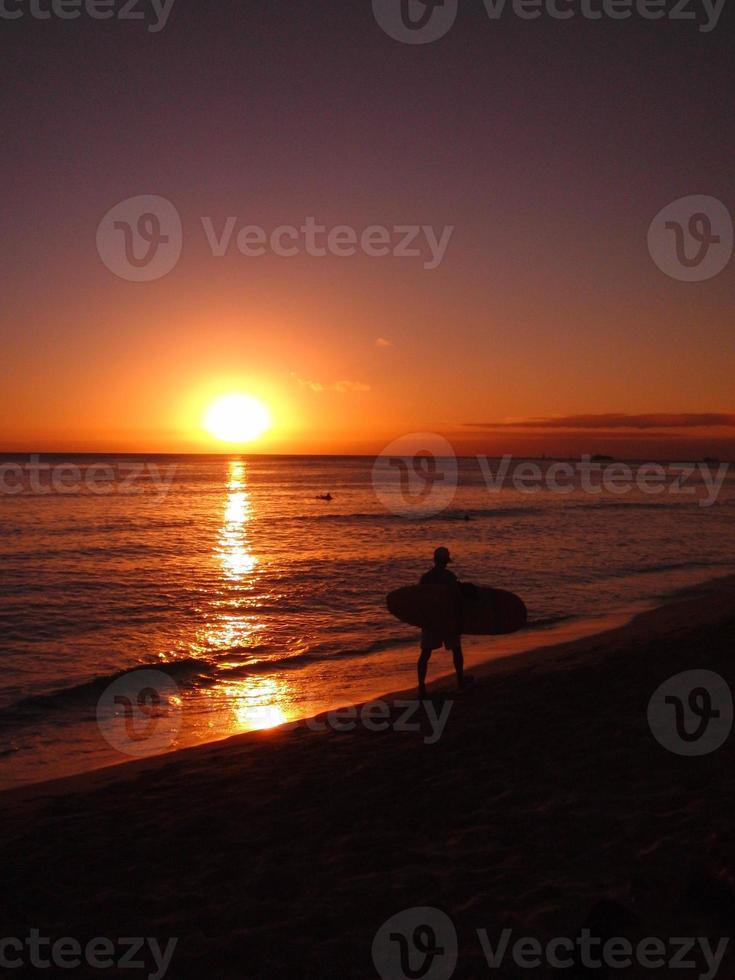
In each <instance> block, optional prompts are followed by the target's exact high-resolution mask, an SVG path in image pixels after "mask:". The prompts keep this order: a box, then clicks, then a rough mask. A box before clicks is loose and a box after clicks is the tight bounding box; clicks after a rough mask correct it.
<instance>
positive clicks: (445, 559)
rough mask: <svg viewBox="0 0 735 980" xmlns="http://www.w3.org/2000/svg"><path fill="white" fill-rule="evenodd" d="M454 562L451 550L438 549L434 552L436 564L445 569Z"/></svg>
mask: <svg viewBox="0 0 735 980" xmlns="http://www.w3.org/2000/svg"><path fill="white" fill-rule="evenodd" d="M451 560H452V556H451V555H450V554H449V548H437V549H436V551H435V552H434V564H435V565H439V566H440V567H441V568H444V567H445V566H446V565H448V564H449V562H450V561H451Z"/></svg>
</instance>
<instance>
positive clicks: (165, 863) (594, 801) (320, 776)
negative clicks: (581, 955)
mask: <svg viewBox="0 0 735 980" xmlns="http://www.w3.org/2000/svg"><path fill="white" fill-rule="evenodd" d="M734 598H735V583H734V581H733V580H732V579H724V580H720V581H718V582H714V583H708V585H707V586H706V587H705V588H703V589H701V590H698V591H697V593H696V594H694V595H693V596H690V597H689V598H687V599H686V600H681V601H678V602H674V603H671V604H669V605H666V606H664V607H661V608H659V609H656V610H654V611H652V612H648V613H643V614H641V615H640V616H637V617H635V619H634V620H633V621H632V622H631V623H630V624H629V625H628V626H625V627H621V628H620V629H616V630H612V631H610V632H608V633H605V634H601V635H597V636H593V637H588V638H586V639H584V640H579V641H576V642H574V643H571V644H565V645H562V646H559V647H551V648H546V649H542V650H539V651H536V652H535V653H532V654H528V655H522V656H516V657H513V658H510V659H508V660H505V661H495V662H492V663H488V664H486V665H484V666H483V667H482V668H481V669H480V670H475V674H476V681H475V684H474V685H473V687H472V688H471V689H470V690H469V691H468V692H466V693H465V694H463V695H462V696H461V697H460V698H458V699H456V701H455V702H454V703H453V705H452V709H451V716H450V718H449V721H448V723H447V726H446V730H445V731H444V733H443V735H442V737H441V738H440V739H439V740H438V741H436V742H435V743H434V744H426V742H425V740H424V739H423V738H422V737H420V736H419V735H414V734H409V733H398V732H396V731H392V730H388V731H384V732H371V731H367V730H365V729H364V728H359V727H358V728H357V729H356V730H355V731H353V732H349V733H338V732H335V731H333V730H326V731H323V732H314V731H311V730H309V729H308V728H306V727H305V726H303V725H294V726H290V727H287V728H286V729H276V730H272V731H268V732H260V733H249V734H246V735H240V736H235V737H234V738H230V739H227V740H225V741H222V742H216V743H211V744H208V745H205V746H201V747H197V748H193V749H187V750H182V751H181V752H179V753H176V754H174V755H169V756H163V757H158V758H156V759H152V760H145V761H144V762H135V763H130V764H127V765H124V766H116V767H114V768H112V769H108V770H102V771H99V772H97V773H88V774H85V775H82V776H79V777H72V778H69V779H64V780H58V781H55V782H53V783H48V784H38V785H35V786H31V787H24V788H21V789H17V790H10V791H7V792H5V793H3V794H0V801H1V802H2V804H3V806H2V813H1V814H0V859H1V860H2V867H3V869H4V872H5V873H4V878H5V888H4V892H5V896H6V897H5V901H4V903H3V905H4V908H3V923H2V934H3V935H4V936H18V935H26V934H27V931H28V929H29V928H31V927H36V928H39V929H40V930H41V931H42V933H44V934H45V935H50V936H53V937H57V938H58V937H62V936H73V937H76V938H77V939H79V940H85V939H88V938H91V937H94V936H106V937H117V936H155V937H158V939H159V941H160V942H161V943H162V945H163V944H165V942H166V939H167V938H168V937H172V936H177V937H179V943H178V946H177V949H176V952H175V954H174V957H173V961H172V966H171V970H170V973H169V974H168V975H169V976H170V977H172V978H188V977H192V978H194V977H196V978H199V977H205V976H213V977H218V978H229V977H232V978H235V977H238V978H240V977H245V976H246V977H248V978H257V980H261V978H262V980H266V978H273V977H304V978H311V977H313V978H315V980H316V978H317V977H320V978H331V977H334V978H337V977H339V978H342V980H345V978H352V977H355V978H357V977H374V976H376V971H375V968H374V967H373V965H372V961H371V945H372V940H373V936H374V934H375V932H376V931H377V930H378V928H379V927H380V925H381V924H382V923H383V922H384V921H385V920H386V919H388V918H389V917H390V916H392V915H393V914H395V913H397V912H399V911H401V910H403V909H406V908H409V907H414V906H434V907H437V908H439V909H442V910H443V911H445V912H446V913H448V914H449V916H450V917H451V918H452V920H453V921H454V923H455V925H456V927H457V930H458V933H459V953H460V958H459V965H458V967H457V970H456V972H455V974H454V976H455V977H468V978H469V977H474V976H487V975H488V966H487V964H486V963H485V961H484V960H483V958H482V953H481V949H480V946H479V944H478V942H477V937H476V933H475V930H476V929H478V928H485V929H487V930H488V932H489V934H490V936H491V937H497V935H499V934H500V932H501V930H502V929H503V928H505V927H508V928H512V929H513V930H514V932H515V933H516V935H518V936H521V935H523V936H535V937H538V939H539V940H541V941H547V940H548V939H549V938H551V937H553V936H575V935H577V934H578V933H579V930H580V929H581V928H582V927H583V926H585V923H593V924H595V923H596V924H597V926H598V928H608V927H610V928H613V927H614V928H615V931H614V934H615V935H625V936H629V937H630V938H631V939H633V938H635V937H636V936H660V937H665V936H710V937H712V939H713V944H714V945H716V943H717V937H722V936H728V935H730V934H731V933H732V931H733V926H735V829H734V828H733V821H732V818H731V816H730V812H729V810H730V801H731V800H732V799H733V798H734V793H733V791H734V790H735V739H733V738H732V736H731V737H730V738H729V739H728V740H727V741H726V742H725V744H724V745H723V746H722V747H721V748H719V749H718V750H717V751H716V752H714V753H712V754H710V755H706V756H701V757H697V758H685V757H682V756H679V755H676V754H674V753H672V752H670V751H667V750H666V749H664V748H663V747H662V746H661V745H660V744H659V743H658V742H657V741H656V740H655V739H654V737H653V736H652V734H651V731H650V729H649V726H648V723H647V706H648V702H649V699H650V697H651V695H652V693H653V691H654V690H655V689H656V688H657V687H658V686H659V684H661V683H662V682H663V681H664V680H666V679H667V678H669V677H670V676H672V675H674V674H677V673H679V672H681V671H685V670H691V669H706V670H711V671H716V672H717V673H719V674H720V675H721V676H722V677H723V678H724V679H725V680H726V681H727V682H728V683H729V684H730V686H731V688H735V659H734V656H733V651H734V650H735V602H734V601H733V600H734ZM436 686H437V687H440V688H442V687H446V685H445V683H444V682H441V681H440V682H438V683H437V685H436ZM400 697H401V695H400V694H398V695H394V696H393V699H394V700H395V698H400ZM451 697H452V695H451V694H449V693H447V694H446V695H444V694H439V695H435V701H436V703H437V705H441V703H443V702H444V701H445V700H446V698H450V699H451ZM147 972H149V971H136V970H126V971H123V973H122V974H121V975H126V976H133V977H134V976H136V975H141V976H145V975H147ZM702 972H704V971H703V970H702V969H697V970H686V969H681V970H675V971H674V972H673V973H672V975H673V976H677V977H681V978H686V977H689V976H692V977H695V976H700V975H701V973H702ZM733 972H734V971H733V960H732V951H730V952H728V954H727V956H726V959H725V961H724V963H723V965H722V967H721V970H720V972H719V973H718V977H721V978H723V980H724V978H727V977H730V976H732V975H733ZM15 975H18V976H20V975H23V974H22V973H20V972H17V971H16V973H15ZM69 975H75V976H99V971H98V970H97V971H95V970H91V969H88V970H87V971H86V972H85V971H84V969H83V968H82V970H81V972H79V971H75V972H74V973H73V974H72V973H71V972H70V973H69ZM107 975H110V973H109V971H108V972H107ZM496 975H498V976H502V977H503V980H506V977H513V976H515V974H514V973H513V972H512V969H511V971H510V972H507V971H505V970H503V971H502V973H496ZM546 975H547V974H545V973H544V972H543V971H539V970H532V971H528V970H525V971H523V972H522V973H520V974H519V976H529V977H534V976H544V977H545V976H546ZM561 975H566V976H569V977H572V976H583V975H586V974H578V973H573V972H572V971H569V970H568V971H565V972H563V973H562V974H561ZM590 975H595V976H598V977H602V972H601V971H596V972H595V973H594V974H590ZM614 975H615V976H621V977H625V978H627V977H633V976H638V975H640V976H647V977H650V976H659V975H668V974H667V973H666V972H664V973H663V974H662V973H661V972H660V971H651V970H650V969H649V970H644V971H642V972H641V973H640V974H638V973H636V972H635V970H633V972H631V971H620V970H615V971H614Z"/></svg>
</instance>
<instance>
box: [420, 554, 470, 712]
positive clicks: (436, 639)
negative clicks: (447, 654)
mask: <svg viewBox="0 0 735 980" xmlns="http://www.w3.org/2000/svg"><path fill="white" fill-rule="evenodd" d="M451 560H452V558H451V555H450V554H449V549H448V548H437V549H436V551H435V552H434V567H433V568H430V569H429V571H428V572H426V573H425V574H424V575H422V576H421V580H420V583H419V584H420V585H450V586H452V587H454V588H456V590H457V601H459V598H460V584H459V580H458V579H457V576H456V575H455V574H454V572H450V570H449V569H448V568H447V565H448V564H449V563H450V562H451ZM442 646H443V647H444V648H445V649H446V650H451V651H452V657H453V660H454V670H455V672H456V674H457V684H458V686H459V687H464V686H465V683H466V682H467V681H469V680H471V678H470V677H469V675H468V676H467V677H466V678H465V673H464V657H463V655H462V641H461V636H460V634H459V633H451V634H447V635H444V634H440V633H438V632H434V631H432V630H428V629H422V630H421V655H420V657H419V662H418V665H417V669H418V678H419V695H420V697H422V698H423V697H424V695H425V694H426V671H427V669H428V666H429V660H430V659H431V654H432V651H434V650H436V649H438V648H439V647H442Z"/></svg>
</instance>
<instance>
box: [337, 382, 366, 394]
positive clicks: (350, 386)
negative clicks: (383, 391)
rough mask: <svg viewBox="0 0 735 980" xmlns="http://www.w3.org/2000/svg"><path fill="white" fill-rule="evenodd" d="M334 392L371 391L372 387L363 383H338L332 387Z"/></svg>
mask: <svg viewBox="0 0 735 980" xmlns="http://www.w3.org/2000/svg"><path fill="white" fill-rule="evenodd" d="M332 389H333V390H334V391H340V392H343V393H344V392H345V391H370V385H366V384H363V383H362V381H338V382H337V383H336V384H333V385H332Z"/></svg>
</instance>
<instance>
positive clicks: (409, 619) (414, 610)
mask: <svg viewBox="0 0 735 980" xmlns="http://www.w3.org/2000/svg"><path fill="white" fill-rule="evenodd" d="M386 604H387V606H388V611H389V612H390V613H391V614H392V615H393V616H395V617H396V619H400V621H401V622H402V623H407V624H408V625H409V626H418V627H420V628H422V629H428V630H431V631H432V632H436V633H437V634H438V635H440V636H449V635H451V634H452V633H465V634H468V635H470V636H500V635H502V634H506V633H515V632H517V631H518V630H520V629H523V627H524V626H525V625H526V623H527V621H528V612H527V610H526V605H525V603H524V602H523V599H521V598H520V596H517V595H516V594H515V593H514V592H506V591H505V590H504V589H491V588H489V587H488V586H485V585H477V586H469V585H463V586H462V587H461V589H460V590H459V591H458V590H457V589H456V588H453V587H452V586H448V585H406V586H404V587H403V588H401V589H394V591H393V592H390V593H388V596H387V597H386Z"/></svg>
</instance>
